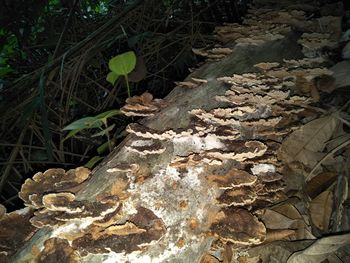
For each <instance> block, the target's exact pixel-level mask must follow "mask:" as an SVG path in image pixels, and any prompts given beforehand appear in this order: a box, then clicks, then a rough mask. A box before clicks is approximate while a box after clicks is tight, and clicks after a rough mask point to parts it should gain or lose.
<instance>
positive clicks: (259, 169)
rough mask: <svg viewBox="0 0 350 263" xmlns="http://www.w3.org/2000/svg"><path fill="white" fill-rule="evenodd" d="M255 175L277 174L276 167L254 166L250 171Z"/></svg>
mask: <svg viewBox="0 0 350 263" xmlns="http://www.w3.org/2000/svg"><path fill="white" fill-rule="evenodd" d="M250 170H251V171H252V173H253V174H254V175H258V174H261V173H275V172H276V167H275V166H274V165H272V164H254V166H253V167H252V168H251V169H250Z"/></svg>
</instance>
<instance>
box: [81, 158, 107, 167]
mask: <svg viewBox="0 0 350 263" xmlns="http://www.w3.org/2000/svg"><path fill="white" fill-rule="evenodd" d="M102 159H103V157H101V156H94V157H92V158H91V159H90V160H89V161H88V162H87V163H86V164H85V165H84V167H86V168H89V169H92V168H93V167H94V166H95V165H96V163H98V162H99V161H101V160H102Z"/></svg>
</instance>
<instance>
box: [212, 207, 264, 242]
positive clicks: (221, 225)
mask: <svg viewBox="0 0 350 263" xmlns="http://www.w3.org/2000/svg"><path fill="white" fill-rule="evenodd" d="M210 229H211V231H212V232H213V233H214V234H216V235H217V236H218V237H219V238H220V239H221V240H222V241H224V242H230V243H232V244H234V245H241V246H242V245H243V246H251V245H258V244H261V243H262V242H264V240H265V237H266V228H265V226H264V224H263V223H262V222H259V220H258V218H257V217H255V216H254V215H252V214H251V213H250V212H249V211H247V210H245V209H242V208H224V209H222V210H221V211H220V212H218V213H217V215H216V217H215V221H214V222H213V223H212V224H211V227H210Z"/></svg>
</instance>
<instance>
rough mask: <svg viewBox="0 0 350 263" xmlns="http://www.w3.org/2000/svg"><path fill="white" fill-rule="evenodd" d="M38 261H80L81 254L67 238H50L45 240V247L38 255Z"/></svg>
mask: <svg viewBox="0 0 350 263" xmlns="http://www.w3.org/2000/svg"><path fill="white" fill-rule="evenodd" d="M35 262H36V263H57V262H67V263H68V262H69V263H78V262H80V256H79V254H78V252H77V251H75V250H74V249H73V248H72V247H71V246H70V245H69V243H68V241H67V240H65V239H60V238H50V239H47V240H46V241H45V242H44V249H43V250H42V251H41V252H40V254H39V255H38V256H37V257H36V261H35Z"/></svg>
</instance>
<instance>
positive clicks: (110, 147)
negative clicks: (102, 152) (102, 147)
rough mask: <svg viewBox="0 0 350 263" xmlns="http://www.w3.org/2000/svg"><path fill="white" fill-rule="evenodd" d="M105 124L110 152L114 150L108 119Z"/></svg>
mask: <svg viewBox="0 0 350 263" xmlns="http://www.w3.org/2000/svg"><path fill="white" fill-rule="evenodd" d="M103 124H104V125H105V127H106V136H107V142H108V149H109V152H111V151H112V145H111V138H110V137H109V131H108V124H107V120H106V121H104V122H103Z"/></svg>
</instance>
